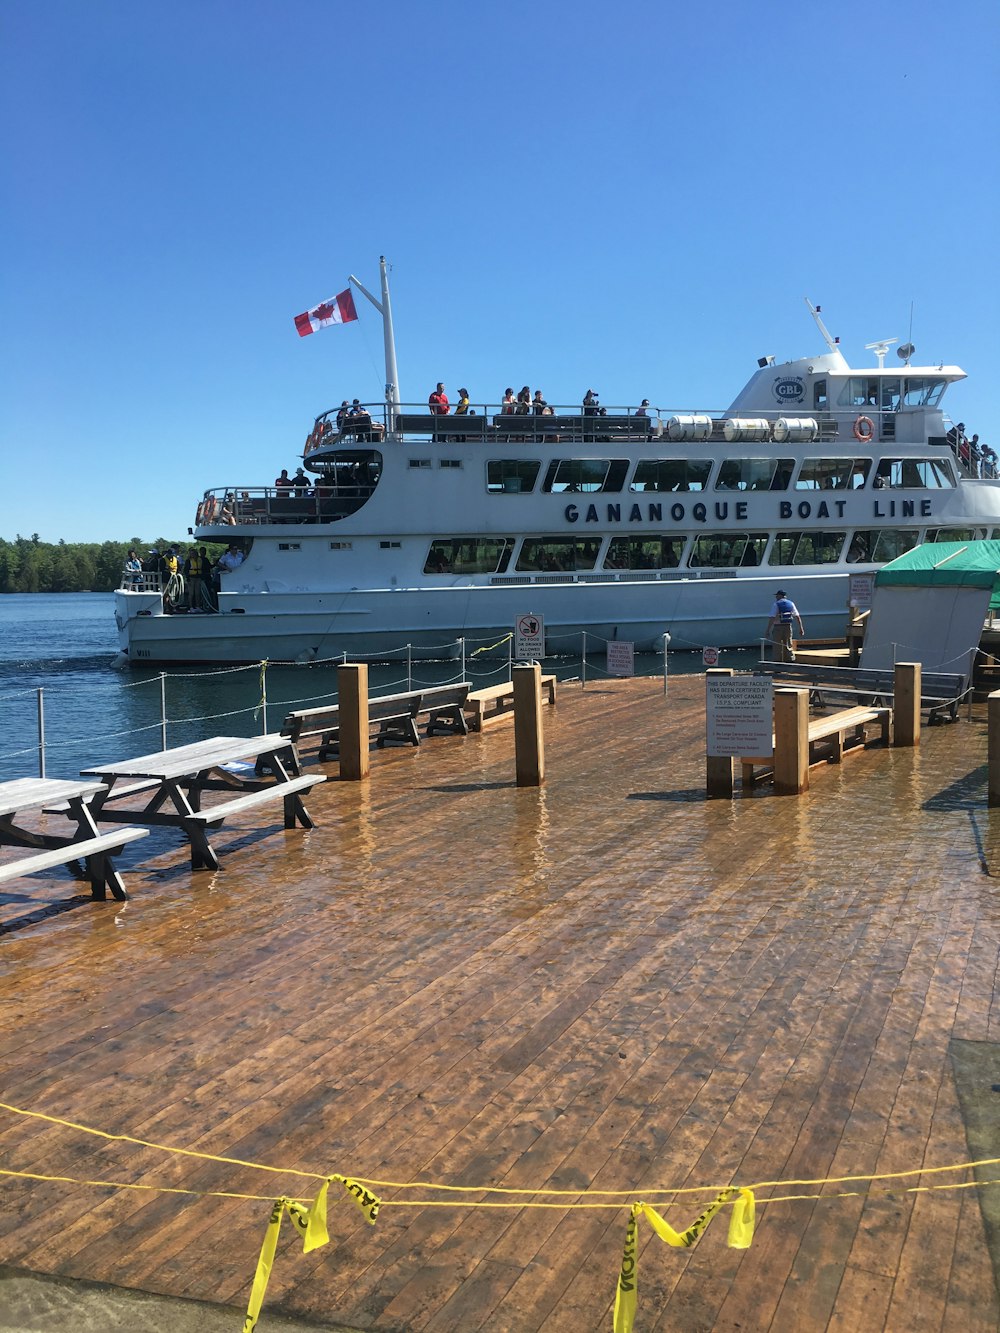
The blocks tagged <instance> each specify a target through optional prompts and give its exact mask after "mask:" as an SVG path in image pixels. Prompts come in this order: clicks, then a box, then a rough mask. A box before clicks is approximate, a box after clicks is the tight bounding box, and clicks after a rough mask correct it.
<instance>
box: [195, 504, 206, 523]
mask: <svg viewBox="0 0 1000 1333" xmlns="http://www.w3.org/2000/svg"><path fill="white" fill-rule="evenodd" d="M204 513H205V501H204V500H202V502H201V504H200V505H199V506H198V512H197V513H196V514H195V516H194V525H195V527H196V528H200V527H201V520H202V516H203V515H204Z"/></svg>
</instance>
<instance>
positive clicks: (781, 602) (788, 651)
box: [767, 588, 806, 662]
mask: <svg viewBox="0 0 1000 1333" xmlns="http://www.w3.org/2000/svg"><path fill="white" fill-rule="evenodd" d="M794 620H797V621H798V622H799V635H800V637H804V636H805V632H806V631H805V627H804V626H803V624H802V617H801V616H800V615H799V608H798V607H797V606H796V605H795V603H794V602H793V601H792V600H791V598H790V597H786V596H785V593H784V589H783V588H779V589H778V591H777V592H776V593H775V594H774V605H773V606H772V607H771V619H770V620H769V621H768V622H767V637H768V638H769V639H770V640H771V642H772V643H773V644H774V659H775V661H776V662H792V661H794V660H795V653H794V650H793V644H792V622H793V621H794Z"/></svg>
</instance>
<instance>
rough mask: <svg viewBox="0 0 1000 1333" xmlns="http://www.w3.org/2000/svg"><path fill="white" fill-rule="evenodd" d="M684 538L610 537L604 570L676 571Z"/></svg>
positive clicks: (681, 553)
mask: <svg viewBox="0 0 1000 1333" xmlns="http://www.w3.org/2000/svg"><path fill="white" fill-rule="evenodd" d="M685 541H686V538H684V537H612V539H611V541H610V543H609V544H608V553H607V555H606V556H605V557H604V568H605V569H676V568H677V566H678V565H679V564H680V563H681V557H682V556H683V554H684V542H685Z"/></svg>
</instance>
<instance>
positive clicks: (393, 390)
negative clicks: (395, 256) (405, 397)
mask: <svg viewBox="0 0 1000 1333" xmlns="http://www.w3.org/2000/svg"><path fill="white" fill-rule="evenodd" d="M378 263H379V272H380V274H381V278H382V300H381V301H376V299H375V297H374V296H372V294H371V292H370V291H368V289H367V288H366V287H365V286H364V285H363V284H362V283H360V282H359V281H358V280H357V278H356V277H355V276H354V274H353V273H351V274H350V275H349V281H350V282H353V283H354V285H355V287H357V289H358V291H359V292H360V293H361V295H362V296H366V297H367V298H368V300H369V301H371V303H372V305H373V306H374V307H375V309H376V310H377V311H378V312H379V314H380V315H381V316H382V337H383V340H384V342H385V402H386V407H388V409H389V423H388V424H389V429H390V430H392V429H394V427H395V420H396V413H397V412H398V411H399V376H398V374H397V371H396V340H395V337H394V335H393V331H392V306H391V305H390V304H389V275H388V272H387V269H386V263H385V255H379V260H378Z"/></svg>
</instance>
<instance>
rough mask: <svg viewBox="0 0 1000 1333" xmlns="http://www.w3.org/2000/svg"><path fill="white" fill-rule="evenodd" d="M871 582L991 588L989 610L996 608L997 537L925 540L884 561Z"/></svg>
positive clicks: (999, 576)
mask: <svg viewBox="0 0 1000 1333" xmlns="http://www.w3.org/2000/svg"><path fill="white" fill-rule="evenodd" d="M875 586H876V587H877V588H884V587H897V588H899V587H905V588H922V587H923V588H926V587H930V586H934V587H939V588H940V587H953V588H992V589H993V593H992V596H991V597H990V610H991V611H994V610H1000V541H980V542H973V541H969V542H925V543H924V544H923V545H922V546H915V547H914V548H913V550H912V551H907V552H906V554H905V555H901V556H899V558H898V559H896V560H893V561H891V562H890V563H889V564H888V565H884V566H883V567H882V569H880V570H879V571H878V573H877V574H876V575H875Z"/></svg>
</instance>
